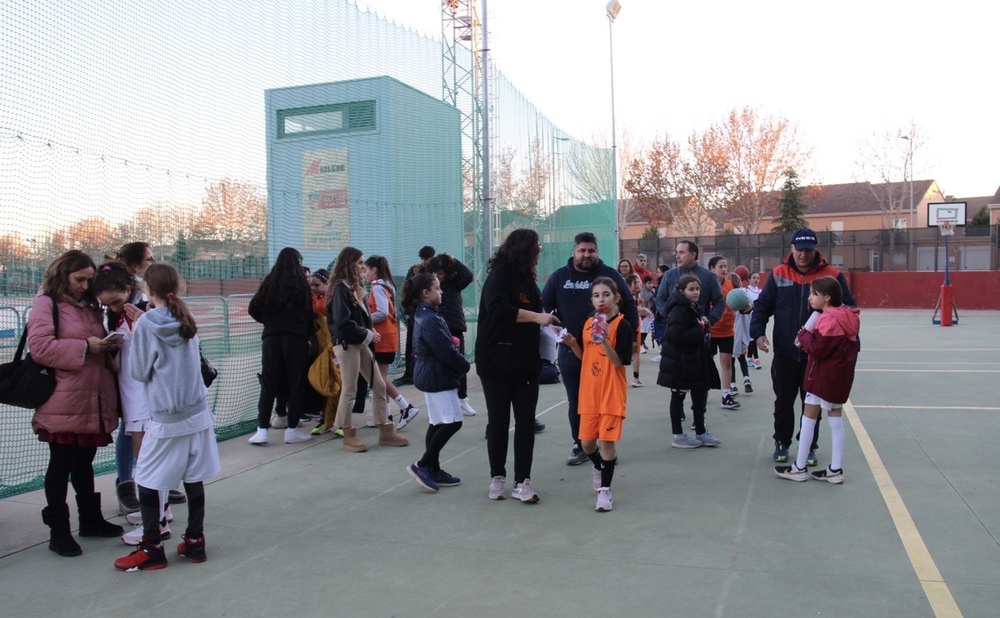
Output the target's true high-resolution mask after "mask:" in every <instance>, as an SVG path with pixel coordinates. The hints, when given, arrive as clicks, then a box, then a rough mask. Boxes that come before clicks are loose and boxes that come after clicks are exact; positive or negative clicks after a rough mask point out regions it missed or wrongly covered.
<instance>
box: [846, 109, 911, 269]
mask: <svg viewBox="0 0 1000 618" xmlns="http://www.w3.org/2000/svg"><path fill="white" fill-rule="evenodd" d="M923 144H924V139H923V138H922V136H921V135H920V133H919V131H918V129H917V125H916V124H915V123H913V122H911V123H910V126H909V127H907V128H906V130H905V131H904V130H900V129H897V130H889V129H887V130H885V131H883V132H881V133H878V132H875V133H872V135H871V137H869V138H868V139H866V140H865V141H864V142H863V143H862V144H861V147H860V159H859V160H858V162H857V164H858V167H859V168H860V169H861V174H862V178H863V180H864V181H865V182H867V183H868V188H869V190H870V191H871V194H872V196H873V197H874V198H875V201H876V203H878V206H879V209H880V210H881V214H882V217H881V219H882V229H883V230H895V229H899V228H905V227H908V224H907V218H906V217H907V214H908V212H909V204H910V201H909V195H910V194H909V186H908V184H907V183H906V180H907V178H908V174H909V169H910V156H912V153H913V152H914V151H916V150H918V149H919V148H920V147H921V146H923ZM895 237H896V234H891V233H890V234H889V252H890V254H894V253H895V240H896V238H895Z"/></svg>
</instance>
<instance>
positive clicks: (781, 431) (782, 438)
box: [771, 354, 822, 449]
mask: <svg viewBox="0 0 1000 618" xmlns="http://www.w3.org/2000/svg"><path fill="white" fill-rule="evenodd" d="M806 362H807V361H805V360H802V361H799V360H797V359H794V358H789V357H787V356H779V355H777V354H775V355H774V356H773V357H772V360H771V385H772V387H773V388H774V441H775V442H781V443H782V444H784V445H786V446H787V445H790V444H791V443H792V435H793V434H795V401H796V399H799V400H800V401H801V402H802V403H801V404H800V406H799V416H801V415H802V412H804V411H805V398H806V391H805V390H804V389H803V388H802V381H803V380H804V379H805V376H806ZM820 417H822V413H821V414H820ZM819 425H820V424H819V423H818V422H817V423H816V431H815V432H813V435H812V446H811V447H810V448H811V449H816V448H817V447H818V445H817V440H819ZM796 438H798V439H799V441H800V442H801V441H802V438H801V436H796Z"/></svg>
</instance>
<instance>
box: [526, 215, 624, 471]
mask: <svg viewBox="0 0 1000 618" xmlns="http://www.w3.org/2000/svg"><path fill="white" fill-rule="evenodd" d="M598 277H609V278H611V280H612V281H614V282H615V285H617V286H618V293H619V294H620V295H621V299H622V300H621V307H620V310H621V312H622V314H623V315H624V316H625V319H626V320H627V321H628V323H629V324H631V325H632V326H633V328H634V327H635V326H636V325H638V324H639V312H638V309H637V307H636V304H635V298H633V297H632V293H631V292H630V291H629V288H628V285H626V284H625V279H623V278H622V276H621V274H620V273H619V272H618V271H617V270H615V269H614V268H612V267H610V266H608V265H606V264H605V263H604V262H602V261H601V260H600V258H599V257H598V255H597V237H596V236H594V234H592V233H591V232H580V233H579V234H577V235H576V237H575V238H574V239H573V257H571V258H570V259H569V261H568V262H567V263H566V265H565V266H563V267H561V268H558V269H556V270H555V272H553V273H552V274H551V275H550V276H549V280H548V281H546V282H545V288H544V289H543V290H542V305H543V307H544V309H545V311H547V312H554V313H555V314H556V316H558V318H559V321H560V323H561V324H562V326H563V327H564V328H566V330H568V331H569V333H570V334H571V335H573V337H574V338H575V339H576V340H577V341H581V340H582V338H583V326H584V324H585V323H586V321H587V319H588V318H589V317H590V314H591V313H592V312H593V305H592V304H591V301H590V284H591V283H593V281H594V279H596V278H598ZM635 347H638V346H635ZM635 351H638V350H635ZM581 367H582V364H581V361H580V359H578V358H577V357H576V355H575V354H574V353H573V350H571V349H570V348H568V347H567V346H565V345H562V344H560V345H559V372H560V373H561V374H562V379H563V385H564V386H565V387H566V399H567V401H568V402H569V410H568V416H569V427H570V431H571V432H572V434H573V450H572V451H571V452H570V454H569V457H568V458H567V459H566V463H567V464H569V465H571V466H578V465H580V464H582V463H583V462H585V461H587V460H588V459H589V457H587V455H586V453H584V452H583V447H581V446H580V438H579V433H580V416H579V414H578V413H577V401H578V399H579V391H580V369H581Z"/></svg>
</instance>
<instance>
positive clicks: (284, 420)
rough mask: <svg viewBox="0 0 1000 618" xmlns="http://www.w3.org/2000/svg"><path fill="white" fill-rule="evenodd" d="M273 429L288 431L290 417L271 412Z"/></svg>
mask: <svg viewBox="0 0 1000 618" xmlns="http://www.w3.org/2000/svg"><path fill="white" fill-rule="evenodd" d="M271 429H288V417H287V416H278V414H277V413H276V412H271Z"/></svg>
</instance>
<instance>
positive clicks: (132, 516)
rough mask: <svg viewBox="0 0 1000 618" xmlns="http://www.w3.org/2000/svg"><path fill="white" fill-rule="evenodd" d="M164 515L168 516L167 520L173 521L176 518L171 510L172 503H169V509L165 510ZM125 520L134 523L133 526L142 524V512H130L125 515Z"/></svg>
mask: <svg viewBox="0 0 1000 618" xmlns="http://www.w3.org/2000/svg"><path fill="white" fill-rule="evenodd" d="M163 516H164V517H166V518H167V522H168V523H169V522H172V521H173V520H174V512H173V511H171V510H170V505H169V504H168V505H167V510H165V511H164V512H163ZM125 521H127V522H128V523H130V524H132V525H133V526H141V525H142V512H139V513H129V514H128V515H126V516H125Z"/></svg>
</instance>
